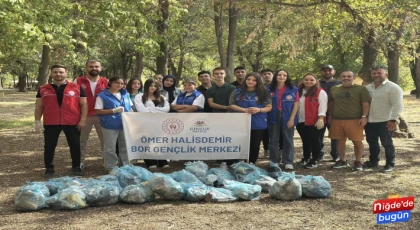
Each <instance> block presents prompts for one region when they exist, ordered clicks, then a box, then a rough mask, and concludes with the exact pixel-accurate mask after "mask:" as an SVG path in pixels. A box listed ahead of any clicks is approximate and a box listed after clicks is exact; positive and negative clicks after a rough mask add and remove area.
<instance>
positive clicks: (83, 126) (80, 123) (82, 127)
mask: <svg viewBox="0 0 420 230" xmlns="http://www.w3.org/2000/svg"><path fill="white" fill-rule="evenodd" d="M85 127H86V121H82V120H80V121H79V123H77V129H78V130H79V131H81V130H82V129H84V128H85Z"/></svg>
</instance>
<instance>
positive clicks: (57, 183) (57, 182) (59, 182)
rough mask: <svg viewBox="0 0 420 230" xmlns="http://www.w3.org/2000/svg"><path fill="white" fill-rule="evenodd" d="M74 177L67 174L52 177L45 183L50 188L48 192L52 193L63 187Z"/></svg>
mask: <svg viewBox="0 0 420 230" xmlns="http://www.w3.org/2000/svg"><path fill="white" fill-rule="evenodd" d="M74 179H75V178H74V177H69V176H63V177H58V178H53V179H49V180H48V181H47V182H46V184H45V185H46V186H47V188H48V189H49V190H50V194H51V195H54V194H56V193H57V192H59V191H61V190H63V189H65V188H66V187H67V183H69V182H71V181H73V180H74Z"/></svg>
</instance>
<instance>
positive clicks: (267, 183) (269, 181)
mask: <svg viewBox="0 0 420 230" xmlns="http://www.w3.org/2000/svg"><path fill="white" fill-rule="evenodd" d="M275 182H276V180H275V179H273V178H271V177H269V176H265V175H260V178H259V179H258V180H256V181H255V184H257V185H259V186H261V188H262V191H263V192H268V190H269V189H270V188H271V187H272V186H273V184H274V183H275Z"/></svg>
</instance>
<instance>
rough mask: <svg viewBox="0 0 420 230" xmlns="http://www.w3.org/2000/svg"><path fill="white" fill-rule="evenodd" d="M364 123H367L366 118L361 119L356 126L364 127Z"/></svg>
mask: <svg viewBox="0 0 420 230" xmlns="http://www.w3.org/2000/svg"><path fill="white" fill-rule="evenodd" d="M366 123H367V117H362V118H360V120H359V123H358V125H359V126H362V127H364V126H365V125H366Z"/></svg>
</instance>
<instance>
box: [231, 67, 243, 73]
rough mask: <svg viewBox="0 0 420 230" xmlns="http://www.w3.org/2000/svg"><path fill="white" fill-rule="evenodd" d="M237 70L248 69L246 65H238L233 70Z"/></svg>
mask: <svg viewBox="0 0 420 230" xmlns="http://www.w3.org/2000/svg"><path fill="white" fill-rule="evenodd" d="M236 70H245V71H246V69H245V67H244V66H237V67H236V68H235V69H234V70H233V72H236Z"/></svg>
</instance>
